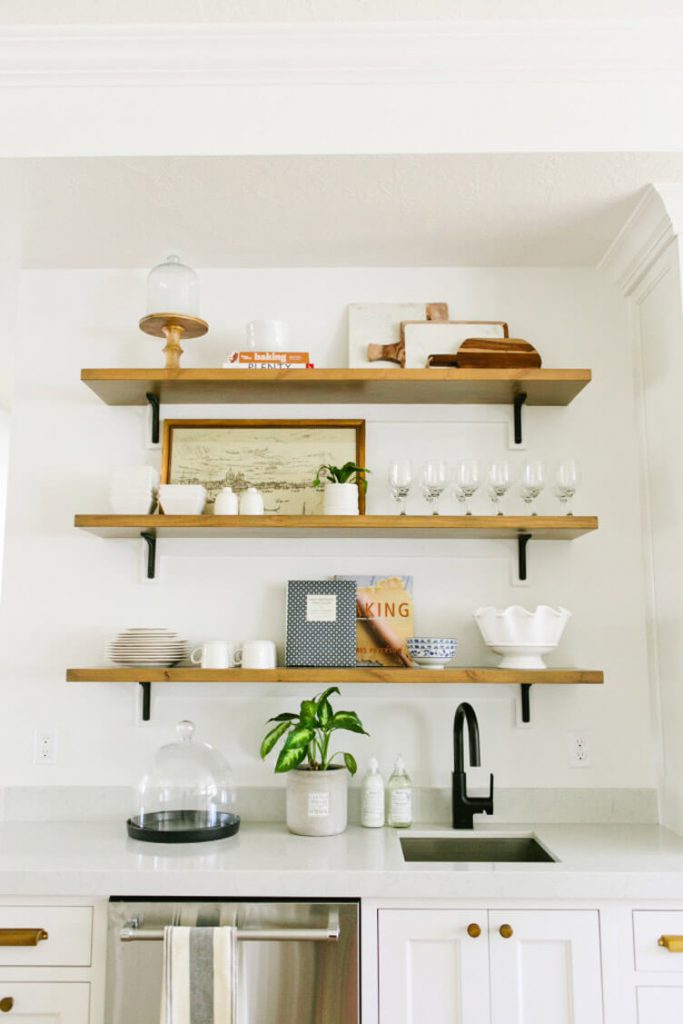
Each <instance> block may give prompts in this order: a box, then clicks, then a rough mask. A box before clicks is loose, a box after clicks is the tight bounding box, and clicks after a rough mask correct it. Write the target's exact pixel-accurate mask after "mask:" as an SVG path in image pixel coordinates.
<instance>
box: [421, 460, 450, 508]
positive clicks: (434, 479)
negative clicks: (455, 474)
mask: <svg viewBox="0 0 683 1024" xmlns="http://www.w3.org/2000/svg"><path fill="white" fill-rule="evenodd" d="M445 489H446V464H445V463H444V462H441V461H440V460H437V461H430V462H425V463H424V465H423V466H422V472H421V474H420V490H421V491H422V495H423V497H424V499H425V501H426V502H427V503H428V504H429V505H432V506H433V508H432V515H433V516H438V514H439V501H440V500H441V495H442V494H443V492H444V491H445Z"/></svg>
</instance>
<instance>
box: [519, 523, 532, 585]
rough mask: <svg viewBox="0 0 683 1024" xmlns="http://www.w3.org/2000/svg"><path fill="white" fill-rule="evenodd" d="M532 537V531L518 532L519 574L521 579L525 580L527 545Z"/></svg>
mask: <svg viewBox="0 0 683 1024" xmlns="http://www.w3.org/2000/svg"><path fill="white" fill-rule="evenodd" d="M531 537H532V534H530V533H519V534H517V564H518V572H517V575H518V578H519V579H520V580H525V579H526V576H527V565H526V546H527V544H528V543H529V541H530V540H531Z"/></svg>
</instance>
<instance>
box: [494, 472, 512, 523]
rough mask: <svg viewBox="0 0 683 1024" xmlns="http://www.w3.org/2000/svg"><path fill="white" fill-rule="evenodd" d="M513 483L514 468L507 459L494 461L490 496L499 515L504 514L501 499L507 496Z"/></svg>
mask: <svg viewBox="0 0 683 1024" xmlns="http://www.w3.org/2000/svg"><path fill="white" fill-rule="evenodd" d="M511 483H512V469H511V468H510V463H509V462H508V461H507V459H500V460H498V461H497V462H492V463H491V465H490V466H489V498H490V499H491V501H492V502H493V507H494V508H495V510H496V515H497V516H502V515H503V510H502V508H501V507H500V501H501V499H502V498H504V497H505V495H506V494H507V492H508V491H509V489H510V484H511Z"/></svg>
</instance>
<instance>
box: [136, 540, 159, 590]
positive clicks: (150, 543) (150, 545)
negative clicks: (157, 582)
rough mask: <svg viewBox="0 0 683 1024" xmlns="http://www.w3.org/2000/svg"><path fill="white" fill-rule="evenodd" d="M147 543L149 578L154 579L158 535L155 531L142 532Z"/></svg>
mask: <svg viewBox="0 0 683 1024" xmlns="http://www.w3.org/2000/svg"><path fill="white" fill-rule="evenodd" d="M140 536H141V537H142V539H143V540H144V541H145V543H146V544H147V579H148V580H153V579H154V577H155V575H156V567H157V537H156V534H155V533H149V532H148V531H145V532H143V533H141V534H140Z"/></svg>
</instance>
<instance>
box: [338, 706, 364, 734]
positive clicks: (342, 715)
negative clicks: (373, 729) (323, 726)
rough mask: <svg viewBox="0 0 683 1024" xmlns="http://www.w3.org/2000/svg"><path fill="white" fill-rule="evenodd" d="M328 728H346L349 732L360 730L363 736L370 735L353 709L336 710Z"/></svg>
mask: <svg viewBox="0 0 683 1024" xmlns="http://www.w3.org/2000/svg"><path fill="white" fill-rule="evenodd" d="M328 728H329V730H330V731H332V729H348V730H349V732H361V733H363V735H364V736H369V735H370V733H369V732H366V731H365V729H364V728H363V723H362V722H361V720H360V718H359V717H358V715H357V714H356V712H355V711H337V712H336V713H335V714H334V715H333V717H332V721H331V722H330V724H329V726H328Z"/></svg>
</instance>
